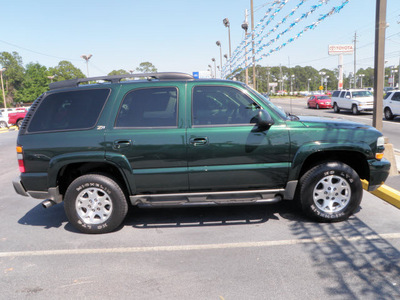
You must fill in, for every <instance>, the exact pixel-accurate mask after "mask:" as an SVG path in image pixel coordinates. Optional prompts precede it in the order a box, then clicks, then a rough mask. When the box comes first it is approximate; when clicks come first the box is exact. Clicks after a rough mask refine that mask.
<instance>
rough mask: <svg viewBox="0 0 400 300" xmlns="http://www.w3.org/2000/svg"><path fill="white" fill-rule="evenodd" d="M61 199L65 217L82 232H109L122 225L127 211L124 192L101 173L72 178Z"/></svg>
mask: <svg viewBox="0 0 400 300" xmlns="http://www.w3.org/2000/svg"><path fill="white" fill-rule="evenodd" d="M64 202H65V203H64V208H65V213H66V214H67V217H68V220H69V221H70V223H71V224H72V225H73V226H74V227H75V228H77V229H78V230H80V231H82V232H84V233H106V232H111V231H113V230H114V229H116V228H117V227H118V226H119V225H121V223H122V221H123V220H124V219H125V216H126V214H127V212H128V203H127V201H126V197H125V194H124V192H123V191H122V189H121V188H120V186H119V185H118V183H117V182H116V181H114V180H113V179H111V178H110V177H107V176H104V175H100V174H88V175H83V176H81V177H78V178H77V179H75V180H74V181H73V182H72V183H71V184H70V185H69V187H68V189H67V192H66V194H65V199H64ZM90 210H92V211H90Z"/></svg>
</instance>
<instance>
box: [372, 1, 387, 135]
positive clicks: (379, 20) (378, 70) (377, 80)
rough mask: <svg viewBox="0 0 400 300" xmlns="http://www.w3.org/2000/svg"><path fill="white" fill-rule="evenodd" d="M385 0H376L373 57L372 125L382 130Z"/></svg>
mask: <svg viewBox="0 0 400 300" xmlns="http://www.w3.org/2000/svg"><path fill="white" fill-rule="evenodd" d="M385 31H386V0H376V16H375V57H374V114H373V120H372V126H374V127H375V128H376V129H378V130H379V131H382V127H383V122H382V114H383V82H384V80H385V77H384V76H385V74H384V72H385Z"/></svg>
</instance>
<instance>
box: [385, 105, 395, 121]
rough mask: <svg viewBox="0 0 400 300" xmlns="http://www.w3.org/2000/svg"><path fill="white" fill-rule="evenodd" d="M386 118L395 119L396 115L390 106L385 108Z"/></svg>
mask: <svg viewBox="0 0 400 300" xmlns="http://www.w3.org/2000/svg"><path fill="white" fill-rule="evenodd" d="M385 119H386V120H393V119H394V115H393V113H392V111H391V109H390V108H389V107H386V108H385Z"/></svg>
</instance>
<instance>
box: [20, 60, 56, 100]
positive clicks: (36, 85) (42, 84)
mask: <svg viewBox="0 0 400 300" xmlns="http://www.w3.org/2000/svg"><path fill="white" fill-rule="evenodd" d="M47 76H48V70H47V68H46V67H45V66H42V65H40V64H39V63H29V64H28V65H27V66H26V70H25V75H24V81H23V83H22V86H21V89H20V90H18V93H17V94H16V97H15V101H16V102H33V101H34V100H35V99H36V98H37V97H38V96H40V95H41V94H43V93H44V92H45V91H47V90H48V83H49V79H48V78H47Z"/></svg>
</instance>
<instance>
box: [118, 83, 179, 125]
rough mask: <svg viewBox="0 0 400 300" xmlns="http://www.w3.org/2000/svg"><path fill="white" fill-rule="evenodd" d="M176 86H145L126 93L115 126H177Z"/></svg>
mask: <svg viewBox="0 0 400 300" xmlns="http://www.w3.org/2000/svg"><path fill="white" fill-rule="evenodd" d="M177 107H178V91H177V89H176V88H175V87H161V88H144V89H137V90H133V91H130V92H129V93H128V94H126V96H125V98H124V101H123V103H122V105H121V108H120V110H119V113H118V117H117V120H116V122H115V127H171V126H172V127H176V126H177Z"/></svg>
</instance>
